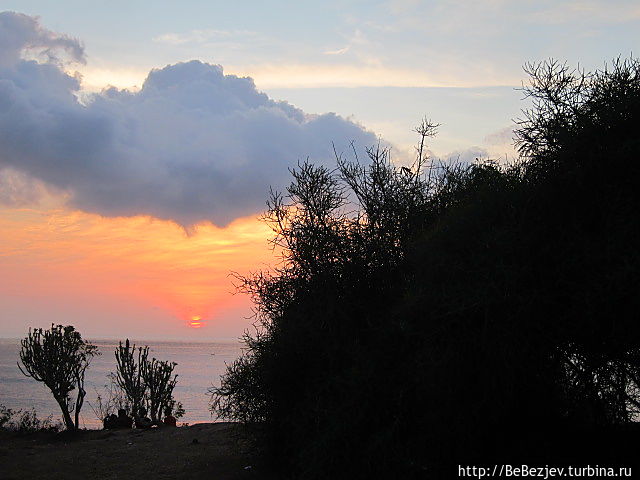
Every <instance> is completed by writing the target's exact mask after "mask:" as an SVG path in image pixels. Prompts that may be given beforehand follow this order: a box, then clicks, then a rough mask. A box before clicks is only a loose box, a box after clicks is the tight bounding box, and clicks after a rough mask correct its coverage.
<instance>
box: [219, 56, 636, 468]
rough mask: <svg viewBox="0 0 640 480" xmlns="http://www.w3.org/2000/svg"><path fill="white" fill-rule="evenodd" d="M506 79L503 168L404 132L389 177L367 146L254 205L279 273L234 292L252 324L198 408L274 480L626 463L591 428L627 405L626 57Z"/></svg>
mask: <svg viewBox="0 0 640 480" xmlns="http://www.w3.org/2000/svg"><path fill="white" fill-rule="evenodd" d="M526 68H527V71H528V72H529V74H530V76H531V84H530V86H529V87H526V88H525V92H526V94H527V95H529V96H530V97H531V98H532V99H533V107H532V109H530V110H527V111H525V113H524V118H523V119H522V120H520V121H519V127H518V130H517V131H516V137H517V145H518V147H519V149H520V152H521V158H520V159H519V160H518V161H517V162H515V163H514V164H512V165H499V164H497V163H495V162H490V161H484V162H477V163H474V164H472V165H463V164H457V165H456V164H454V165H433V164H431V163H430V162H429V161H428V159H426V158H425V157H424V151H425V150H426V149H425V143H424V141H425V139H427V138H428V137H429V135H430V134H432V133H433V132H434V131H435V125H433V124H431V123H430V122H424V123H423V124H422V125H421V127H419V129H418V133H419V134H420V135H421V141H420V143H419V146H418V154H417V157H416V161H415V162H414V165H412V166H410V167H405V166H402V167H399V166H396V165H394V164H393V163H392V162H391V161H390V159H389V153H388V151H387V150H386V149H384V148H381V147H380V146H378V147H375V148H372V149H369V150H368V159H366V161H364V162H362V163H361V162H360V161H359V160H358V159H357V157H356V158H355V160H352V161H347V160H345V159H344V158H343V157H342V156H341V155H337V157H338V158H337V160H338V165H337V168H336V169H335V170H330V169H328V168H326V167H322V166H314V165H313V164H311V163H309V162H304V163H302V164H300V165H298V168H296V169H294V170H293V171H292V172H291V173H292V176H293V182H292V184H291V185H290V186H289V187H288V188H287V190H286V193H285V194H279V193H276V192H274V193H272V195H271V198H270V200H269V203H268V210H267V213H266V215H265V220H266V221H267V222H268V223H269V224H270V225H271V226H272V228H273V230H274V233H275V236H274V239H273V243H274V246H275V248H276V249H277V250H278V253H280V254H281V258H282V261H281V263H280V264H278V265H277V266H276V267H275V268H274V269H273V270H271V271H269V272H259V273H257V274H255V275H253V276H249V277H247V278H240V285H239V286H240V289H241V290H244V291H245V292H247V293H249V294H250V295H251V296H252V298H253V301H254V303H255V305H256V313H257V322H256V327H257V331H256V333H255V334H253V335H249V334H247V335H246V336H245V338H244V340H245V343H246V347H247V350H246V353H245V354H244V355H243V356H242V357H241V358H239V359H238V360H237V361H236V362H234V363H233V364H232V365H230V366H229V367H228V369H227V373H226V375H225V376H224V377H223V378H222V381H221V385H220V386H219V387H217V388H214V389H213V390H212V394H213V395H212V401H213V402H212V408H213V411H214V412H216V413H218V414H219V415H221V416H223V417H227V418H231V419H236V420H240V421H243V422H246V423H251V424H257V425H258V426H259V427H260V428H259V429H257V432H258V433H257V437H256V438H257V446H259V447H261V448H262V449H263V453H265V457H266V458H268V459H270V460H271V461H273V463H274V464H275V465H278V466H279V467H280V468H283V469H285V470H286V471H287V473H288V474H293V476H295V477H298V478H331V477H341V478H367V477H369V478H371V477H373V476H381V475H382V474H383V473H385V472H386V473H387V475H388V476H390V478H409V477H412V476H414V477H421V476H424V475H425V474H430V475H431V477H436V478H437V477H441V478H450V477H451V476H453V475H454V474H452V473H451V472H452V471H453V470H451V469H447V467H445V465H448V463H447V462H451V463H453V464H460V463H469V464H474V463H475V464H480V463H479V462H486V461H487V460H488V459H492V460H501V461H505V460H506V459H514V461H516V462H517V461H522V459H524V458H538V459H540V458H542V459H544V461H545V463H549V460H554V461H558V462H561V461H573V460H575V459H576V458H579V459H580V460H581V461H584V460H587V459H588V460H590V461H591V460H593V459H594V458H595V456H596V455H597V456H603V455H609V456H608V457H607V458H608V459H609V460H611V459H612V458H615V459H618V460H619V459H620V455H622V453H623V452H629V448H631V445H632V443H629V442H627V441H626V440H625V437H624V435H617V436H613V437H611V436H607V435H606V431H605V430H603V429H604V428H605V427H611V426H615V425H618V424H624V423H629V422H630V421H632V420H635V419H637V415H638V411H639V410H640V408H639V406H640V397H639V393H640V384H639V383H638V380H640V375H639V373H638V372H640V353H639V352H640V326H639V325H638V323H637V312H638V311H639V310H640V296H639V295H638V286H639V285H640V256H639V255H638V252H637V246H638V245H640V217H639V216H638V214H637V212H638V211H639V209H640V201H639V200H640V188H639V186H640V170H639V168H640V162H638V158H640V140H639V137H638V135H637V133H636V132H638V131H640V64H639V62H638V61H637V60H635V59H630V60H625V61H621V60H617V61H615V62H614V63H613V66H612V67H611V68H609V69H604V70H602V71H597V72H594V73H583V72H576V71H573V70H571V69H569V68H567V67H566V66H564V65H561V64H558V63H557V62H554V61H550V62H543V63H541V64H535V65H529V66H527V67H526ZM618 433H619V432H618ZM451 468H453V467H451ZM456 472H457V470H456Z"/></svg>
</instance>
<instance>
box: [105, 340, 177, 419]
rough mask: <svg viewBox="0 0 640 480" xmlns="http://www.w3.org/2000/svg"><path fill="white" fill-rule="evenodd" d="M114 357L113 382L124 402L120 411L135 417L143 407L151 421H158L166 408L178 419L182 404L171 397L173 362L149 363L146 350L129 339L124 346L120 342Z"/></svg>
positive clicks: (174, 380) (174, 384)
mask: <svg viewBox="0 0 640 480" xmlns="http://www.w3.org/2000/svg"><path fill="white" fill-rule="evenodd" d="M115 355H116V363H117V367H118V368H117V371H116V373H115V375H113V379H114V381H115V384H116V385H117V386H118V387H119V389H120V391H121V392H122V393H123V397H124V398H125V399H126V402H125V404H124V408H125V410H127V411H128V413H130V414H131V415H136V414H137V413H138V411H139V409H140V407H142V406H144V408H145V409H146V410H147V411H148V412H149V414H150V415H151V420H152V421H154V422H156V421H158V420H160V417H161V415H162V412H164V411H165V409H166V408H167V407H169V408H171V409H172V411H173V412H174V415H175V416H176V417H178V418H179V417H181V416H182V415H184V413H185V412H184V408H183V407H182V404H181V403H180V402H177V401H176V400H175V398H174V397H173V389H174V388H175V386H176V383H177V381H178V375H177V374H176V375H174V374H173V369H174V368H175V367H176V365H177V363H175V362H169V361H165V360H158V359H156V358H152V359H151V360H149V347H148V346H145V347H138V348H136V346H135V344H134V345H131V343H130V342H129V339H127V340H126V342H125V344H124V345H123V344H122V342H120V344H119V345H118V347H117V348H116V352H115ZM114 406H115V405H114ZM109 413H113V412H109Z"/></svg>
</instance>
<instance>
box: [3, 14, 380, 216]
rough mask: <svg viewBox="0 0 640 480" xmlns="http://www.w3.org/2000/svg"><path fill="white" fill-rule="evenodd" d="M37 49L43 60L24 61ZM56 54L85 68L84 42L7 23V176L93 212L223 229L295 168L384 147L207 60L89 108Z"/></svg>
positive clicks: (157, 73) (166, 71)
mask: <svg viewBox="0 0 640 480" xmlns="http://www.w3.org/2000/svg"><path fill="white" fill-rule="evenodd" d="M32 48H38V49H40V50H41V51H44V52H48V53H47V55H46V57H47V58H46V59H45V61H42V59H40V61H39V62H38V61H36V60H33V59H31V60H29V59H26V58H25V51H26V50H28V49H32ZM60 50H62V51H66V52H67V54H69V55H70V56H71V57H73V58H75V59H76V60H78V61H82V60H83V59H84V52H83V50H82V46H81V44H80V43H79V42H78V41H77V40H74V39H72V38H70V37H68V36H65V35H59V34H55V33H52V32H49V31H48V30H46V29H44V28H43V27H42V26H40V24H39V23H38V21H37V20H36V19H34V18H32V17H28V16H25V15H21V14H16V13H11V12H5V13H2V14H0V168H10V169H11V170H12V171H15V172H20V173H21V174H26V175H28V176H29V177H31V178H33V179H37V180H39V181H42V182H45V183H46V184H47V185H50V186H52V187H55V188H57V189H62V190H63V191H65V192H66V193H67V194H68V198H69V200H68V201H69V202H70V204H71V205H72V206H73V207H76V208H79V209H82V210H85V211H89V212H94V213H99V214H102V215H106V216H129V215H137V214H146V215H151V216H155V217H158V218H163V219H171V220H174V221H176V222H178V223H180V224H182V225H185V226H188V225H192V224H194V223H198V222H200V221H205V220H210V221H212V222H214V223H216V224H218V225H225V224H227V223H229V222H230V221H232V220H233V219H235V218H238V217H240V216H243V215H248V214H251V213H255V212H258V211H260V210H262V209H263V206H264V200H265V198H266V194H267V191H268V188H269V186H274V187H276V188H282V187H283V186H284V185H286V184H287V183H288V182H289V180H290V176H289V172H288V170H287V169H288V167H291V166H293V165H295V163H296V161H297V160H299V159H304V158H305V157H307V156H308V157H310V158H311V159H312V160H313V161H315V162H326V163H329V164H333V150H332V142H336V145H337V148H338V149H346V147H347V145H348V143H349V142H350V141H352V140H353V141H355V142H356V144H358V145H361V146H363V147H364V146H367V145H370V144H373V143H375V142H376V137H375V135H374V134H373V133H371V132H368V131H366V130H365V129H364V128H363V127H361V126H360V125H357V124H356V123H354V122H352V121H350V120H347V119H344V118H342V117H340V116H337V115H335V114H323V115H308V114H306V113H305V112H303V111H301V110H299V109H297V108H295V107H294V106H292V105H290V104H288V103H286V102H276V101H273V100H271V99H270V98H269V97H267V95H265V94H264V93H261V92H259V91H258V90H257V89H256V87H255V85H254V83H253V80H252V79H251V78H240V77H237V76H234V75H225V74H224V72H223V69H222V67H221V66H219V65H210V64H205V63H201V62H199V61H191V62H187V63H179V64H176V65H170V66H166V67H165V68H162V69H157V70H152V71H151V72H150V73H149V75H148V77H147V79H146V80H145V82H144V84H143V86H142V88H141V89H140V90H139V91H138V92H130V91H127V90H119V89H116V88H110V89H106V90H103V91H102V92H101V93H100V94H95V95H92V96H90V97H89V99H88V100H83V102H82V103H81V102H79V101H78V93H79V92H80V88H81V84H80V79H79V77H78V76H72V75H69V74H67V73H65V72H64V71H63V70H62V68H61V67H60V65H59V63H58V62H57V61H56V59H57V58H58V57H56V53H57V52H59V51H60ZM14 197H15V194H13V195H12V199H13V200H12V201H13V202H14V203H15V202H17V201H18V200H17V199H15V198H14Z"/></svg>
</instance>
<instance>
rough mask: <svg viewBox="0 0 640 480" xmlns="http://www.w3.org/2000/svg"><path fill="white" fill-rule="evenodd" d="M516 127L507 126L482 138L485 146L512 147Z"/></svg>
mask: <svg viewBox="0 0 640 480" xmlns="http://www.w3.org/2000/svg"><path fill="white" fill-rule="evenodd" d="M515 128H516V125H509V126H508V127H504V128H502V129H500V130H498V131H497V132H493V133H490V134H489V135H487V136H486V137H484V142H485V143H486V144H487V145H512V144H513V139H514V135H515V134H514V129H515Z"/></svg>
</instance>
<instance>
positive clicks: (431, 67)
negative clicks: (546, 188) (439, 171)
mask: <svg viewBox="0 0 640 480" xmlns="http://www.w3.org/2000/svg"><path fill="white" fill-rule="evenodd" d="M0 11H1V12H3V13H0V306H1V308H0V337H19V336H22V335H24V334H25V333H26V331H27V329H28V328H29V327H30V326H34V327H40V326H42V327H46V326H48V325H49V324H51V323H52V322H53V323H63V324H73V325H75V326H76V327H77V328H78V329H79V330H80V331H81V332H82V333H83V334H84V335H85V337H89V338H116V339H117V338H125V337H129V338H137V339H191V340H211V339H219V338H237V337H238V336H240V335H241V334H242V333H243V331H244V330H245V329H251V328H252V327H251V323H252V319H251V302H250V299H249V298H247V297H246V296H243V295H242V294H237V293H235V287H234V284H233V278H234V277H233V274H232V272H236V273H237V274H240V275H247V274H250V273H251V272H256V271H259V270H265V269H268V268H269V267H270V266H273V265H275V264H277V261H278V259H277V255H276V254H275V253H274V252H273V251H272V250H271V249H270V246H269V244H268V239H269V238H270V236H271V233H270V230H269V229H268V227H267V226H266V225H264V224H263V223H262V222H261V221H260V219H259V217H260V213H261V212H262V211H263V210H264V208H265V201H266V199H267V196H268V191H269V187H274V188H276V189H282V188H284V187H285V186H286V185H287V184H288V182H289V181H290V175H289V172H288V169H289V168H291V167H292V166H295V165H296V162H298V161H299V160H304V159H306V158H309V159H310V160H312V161H314V162H316V163H323V164H326V165H333V164H334V161H335V159H334V150H333V149H334V146H335V149H336V150H337V151H338V152H339V153H342V152H347V153H348V152H349V145H350V143H351V142H354V144H355V145H356V148H357V149H358V150H359V151H363V150H364V148H365V147H367V146H369V145H373V144H375V143H376V142H378V141H381V142H383V143H384V144H385V145H387V146H389V147H390V148H391V151H392V155H393V158H394V159H395V161H397V162H398V163H404V162H408V161H410V159H411V157H412V155H413V144H414V142H415V141H416V136H415V133H414V132H413V128H414V127H415V126H416V125H417V124H418V123H419V121H420V120H421V118H422V117H424V116H427V117H428V118H430V119H431V120H433V121H435V122H438V123H440V124H441V126H440V128H439V133H438V136H437V137H436V138H434V139H433V140H432V142H431V143H430V145H429V150H430V152H431V154H432V156H433V158H437V159H441V160H450V159H453V160H460V161H472V160H473V159H475V158H492V159H498V160H501V161H502V160H507V161H508V160H511V159H513V158H515V155H516V154H515V151H514V149H513V145H512V129H513V126H514V121H515V120H517V118H518V117H519V116H520V111H521V109H522V108H524V107H526V106H527V103H526V100H524V99H523V92H522V91H521V90H519V88H520V87H521V86H522V85H523V83H526V81H527V76H526V74H525V72H524V71H523V65H524V64H526V63H527V62H538V61H542V60H545V59H547V58H555V59H558V60H560V61H563V62H564V61H566V62H567V63H568V64H569V65H572V66H578V65H579V66H580V67H581V68H585V69H587V70H592V69H594V68H599V67H602V66H603V64H604V63H605V62H606V61H611V60H612V59H613V58H615V57H617V56H619V55H621V56H623V57H624V56H629V55H631V54H633V53H636V52H637V51H638V46H640V5H639V4H638V3H637V1H577V0H574V1H544V0H543V1H526V0H522V1H503V0H476V1H411V0H395V1H394V0H391V1H357V0H353V1H331V0H328V1H325V2H306V1H300V2H281V1H260V2H257V1H245V2H217V1H193V0H191V1H188V0H187V1H183V2H171V1H158V0H156V1H154V2H148V1H136V0H128V1H127V2H123V1H118V0H110V1H109V2H106V1H93V2H86V1H70V0H60V1H58V2H49V1H33V0H20V1H13V0H0Z"/></svg>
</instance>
